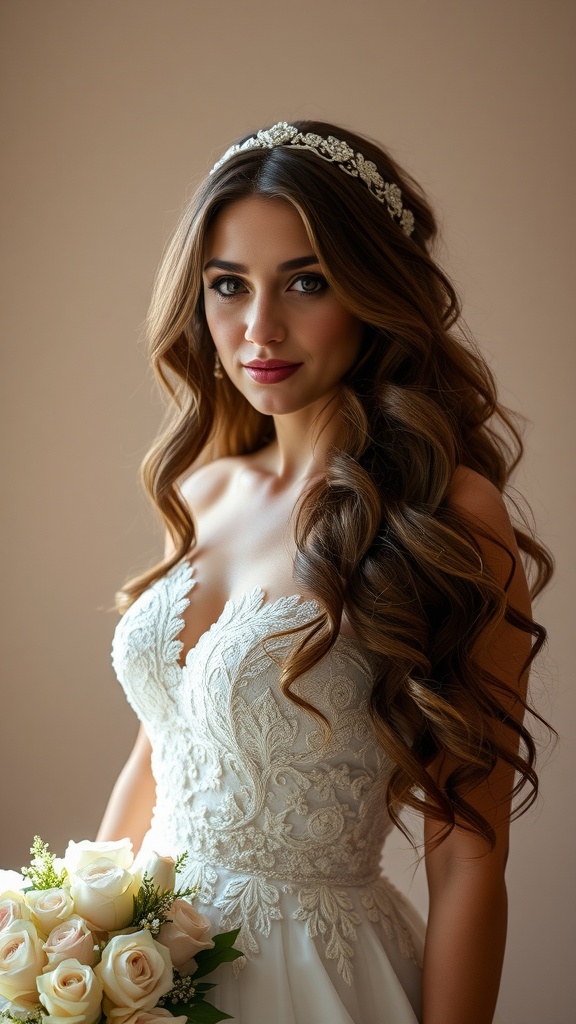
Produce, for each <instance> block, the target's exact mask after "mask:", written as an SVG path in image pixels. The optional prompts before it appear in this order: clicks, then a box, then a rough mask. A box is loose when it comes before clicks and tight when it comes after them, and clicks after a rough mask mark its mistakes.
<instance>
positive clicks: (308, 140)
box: [210, 121, 414, 237]
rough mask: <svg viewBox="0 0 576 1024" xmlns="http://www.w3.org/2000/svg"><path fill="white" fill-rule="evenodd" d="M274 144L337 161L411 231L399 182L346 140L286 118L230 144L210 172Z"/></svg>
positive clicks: (412, 227) (331, 161)
mask: <svg viewBox="0 0 576 1024" xmlns="http://www.w3.org/2000/svg"><path fill="white" fill-rule="evenodd" d="M276 146H288V147H291V148H292V149H307V150H308V151H309V152H310V153H315V154H316V156H319V157H320V158H321V159H322V160H327V161H328V162H329V163H333V164H336V165H337V166H338V167H339V169H340V170H341V171H344V173H345V174H349V175H350V176H351V177H352V178H361V179H362V181H363V182H365V184H366V185H367V186H368V189H369V190H370V192H371V193H372V195H373V196H374V198H375V199H377V200H378V202H379V203H382V204H383V205H384V206H385V207H386V209H387V210H388V213H389V214H390V216H391V217H392V219H397V220H398V224H399V226H400V227H401V228H402V231H403V232H404V234H405V235H407V236H408V237H409V236H410V235H411V234H412V232H413V231H414V214H413V213H412V211H411V210H407V209H406V208H405V207H403V206H402V193H401V191H400V189H399V187H398V185H390V184H389V183H388V182H387V181H384V178H383V177H382V175H381V174H379V173H378V169H377V167H376V164H375V163H372V161H371V160H366V159H365V157H363V156H362V154H361V153H355V152H354V150H353V149H352V147H351V146H349V145H348V143H347V142H343V141H342V139H335V138H334V136H333V135H329V136H328V138H327V139H324V138H322V136H321V135H315V134H314V133H313V132H304V133H303V132H300V131H299V130H298V128H295V127H294V126H293V125H291V124H288V123H287V122H286V121H278V123H277V124H275V125H273V126H272V128H263V129H261V130H260V131H259V132H256V135H252V136H251V137H250V138H249V139H246V141H245V142H240V143H237V144H235V145H234V146H230V148H229V149H227V150H226V152H225V153H224V156H222V157H221V158H220V160H218V161H217V162H216V163H215V164H214V167H213V168H212V170H211V171H210V174H214V171H217V170H218V168H219V167H222V165H223V164H225V163H227V162H228V160H230V159H231V158H232V157H233V156H236V154H237V153H245V152H246V151H247V150H249V149H274V148H275V147H276Z"/></svg>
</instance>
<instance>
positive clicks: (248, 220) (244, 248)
mask: <svg viewBox="0 0 576 1024" xmlns="http://www.w3.org/2000/svg"><path fill="white" fill-rule="evenodd" d="M313 251H314V250H313V247H312V245H311V243H310V241H309V240H308V235H307V232H306V228H305V227H304V222H303V220H302V218H301V216H300V214H299V213H298V211H297V210H296V209H295V208H294V207H293V206H292V205H291V204H290V203H289V202H287V201H286V200H285V199H275V198H265V197H263V196H251V197H250V198H247V199H238V200H236V201H235V202H233V203H229V204H228V205H227V206H225V207H224V208H223V209H222V210H221V211H220V212H219V213H218V214H217V215H216V217H215V219H214V221H213V223H212V225H211V226H210V229H209V231H208V232H207V235H206V240H205V246H204V252H205V259H207V260H210V259H214V258H215V257H220V258H221V259H227V260H231V261H234V262H238V263H246V262H248V261H249V260H259V261H260V260H263V261H266V260H268V259H271V260H274V261H276V262H277V263H280V262H282V261H283V260H286V259H289V258H290V257H296V256H305V255H307V254H310V253H313Z"/></svg>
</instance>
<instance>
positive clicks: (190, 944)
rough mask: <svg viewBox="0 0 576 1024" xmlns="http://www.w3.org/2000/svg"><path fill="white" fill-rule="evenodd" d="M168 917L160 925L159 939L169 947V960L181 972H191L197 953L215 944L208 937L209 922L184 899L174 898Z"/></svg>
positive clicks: (194, 966)
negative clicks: (170, 959) (167, 919)
mask: <svg viewBox="0 0 576 1024" xmlns="http://www.w3.org/2000/svg"><path fill="white" fill-rule="evenodd" d="M169 916H170V918H171V920H170V921H167V922H166V924H163V925H162V926H161V928H160V931H159V933H158V941H159V942H161V943H162V944H163V945H164V946H167V947H168V949H169V950H170V956H171V958H172V963H173V964H174V967H175V968H176V970H177V971H179V972H180V974H183V975H184V976H187V975H189V974H193V973H194V971H195V970H196V961H195V960H194V957H195V955H196V953H199V952H200V950H201V949H212V947H213V945H214V943H213V942H212V939H211V938H210V929H211V925H210V922H209V920H208V919H207V918H206V917H204V915H203V914H199V913H198V911H197V910H194V907H191V906H190V904H189V903H186V900H174V902H173V904H172V906H171V907H170V911H169Z"/></svg>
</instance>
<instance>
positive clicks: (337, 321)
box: [316, 310, 363, 366]
mask: <svg viewBox="0 0 576 1024" xmlns="http://www.w3.org/2000/svg"><path fill="white" fill-rule="evenodd" d="M362 335H363V325H362V324H361V323H360V321H359V320H357V319H356V317H353V316H350V315H349V314H348V313H343V312H342V310H334V311H333V312H329V313H328V312H327V313H326V314H325V315H324V316H323V317H322V320H321V322H319V323H318V324H317V334H316V341H317V344H318V349H319V351H320V352H321V354H322V356H323V357H330V356H332V357H335V358H336V359H337V361H338V363H340V364H347V365H349V366H352V364H353V363H354V362H355V360H356V358H357V356H358V353H359V351H360V345H361V342H362Z"/></svg>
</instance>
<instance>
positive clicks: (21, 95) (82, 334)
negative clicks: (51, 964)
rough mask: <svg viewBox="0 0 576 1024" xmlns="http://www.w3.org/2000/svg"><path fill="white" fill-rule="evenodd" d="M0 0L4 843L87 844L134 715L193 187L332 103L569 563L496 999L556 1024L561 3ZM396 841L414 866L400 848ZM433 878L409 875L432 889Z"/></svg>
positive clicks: (537, 1023)
mask: <svg viewBox="0 0 576 1024" xmlns="http://www.w3.org/2000/svg"><path fill="white" fill-rule="evenodd" d="M0 13H1V19H2V23H3V24H2V37H3V42H2V49H3V52H2V53H1V55H0V68H1V69H2V70H1V74H2V77H3V107H2V110H3V124H2V139H3V141H4V144H5V145H4V149H5V155H4V157H3V160H2V176H3V187H2V192H1V195H2V205H3V214H2V221H3V228H4V230H3V247H4V253H3V255H4V259H3V264H2V275H1V282H2V288H3V292H4V309H5V337H4V342H3V350H2V375H1V380H2V391H3V395H2V417H3V423H2V431H1V440H2V448H3V469H2V483H3V493H4V502H3V504H4V516H5V520H4V527H3V531H2V540H3V552H2V562H1V564H2V572H3V614H2V619H1V622H2V677H3V678H2V686H3V696H2V704H1V708H2V731H1V734H0V735H1V740H0V761H1V764H0V780H1V782H0V787H1V802H2V810H1V817H0V821H1V830H2V836H1V850H0V863H4V864H5V865H11V866H18V865H20V864H21V863H22V862H23V861H24V859H25V857H26V854H27V848H28V845H29V842H30V840H31V838H32V835H33V833H34V832H39V833H40V834H41V835H42V836H43V837H45V838H46V839H47V840H48V841H49V842H50V843H51V844H52V846H53V848H54V849H55V850H61V849H62V847H63V844H64V843H65V841H66V839H67V838H69V837H75V838H77V839H79V838H82V837H93V836H94V833H95V830H96V828H97V824H98V821H99V818H100V816H101V813H102V811H103V808H104V805H105V801H106V798H107V794H108V791H109V789H110V787H111V785H112V782H113V780H114V778H115V776H116V774H117V772H118V769H119V768H120V766H121V763H122V762H123V760H124V758H125V756H126V755H127V753H128V750H129V748H130V746H131V743H132V740H133V737H134V734H135V729H136V725H135V721H134V719H133V717H132V714H131V712H130V711H129V710H128V708H127V706H126V705H125V704H124V702H123V698H122V695H121V692H120V689H119V687H118V686H117V684H116V683H115V681H114V679H113V675H112V671H111V668H110V663H109V647H110V641H111V634H112V631H113V628H114V623H115V617H114V615H112V614H109V613H108V612H107V609H108V608H109V607H110V606H111V604H112V600H113V593H114V590H115V588H116V587H117V586H118V585H119V584H120V582H121V581H122V580H123V578H124V577H125V576H126V574H128V573H129V572H132V571H134V570H136V569H138V568H139V567H142V566H143V565H144V564H146V563H147V562H148V561H149V560H150V559H152V558H154V557H156V555H157V554H158V552H159V549H160V536H159V533H158V531H157V529H156V526H155V522H154V518H153V516H152V514H151V513H149V512H148V510H147V509H146V507H145V504H144V500H143V499H142V497H141V495H140V492H139V489H138V484H137V480H136V473H137V466H138V464H139V461H140V459H141V457H142V455H143V454H144V451H145V449H146V447H147V445H148V443H149V442H150V440H151V438H152V436H153V434H154V432H155V428H156V425H157V422H158V419H159V404H158V400H157V398H155V397H153V392H152V387H151V383H150V377H149V373H148V371H147V367H146V360H145V350H144V346H143V344H142V342H141V334H142V322H143V319H144V316H145V312H146V307H147V301H148V296H149V292H150V287H151V283H152V279H153V274H154V271H155V267H156V265H157V262H158V259H159V257H160V253H161V250H162V247H163V244H164V242H165V241H166V238H167V235H168V233H169V231H170V229H171V228H172V226H173V224H174V223H175V220H176V217H177V212H178V209H179V208H180V206H181V204H182V201H183V199H184V196H185V194H186V192H187V190H188V189H189V187H190V185H191V183H193V182H194V181H195V180H196V179H197V178H198V176H199V175H201V174H202V172H204V171H205V170H206V168H207V167H208V166H209V165H210V163H211V161H212V160H213V159H215V158H216V157H217V156H218V155H219V154H220V153H221V151H222V150H223V149H224V148H225V147H226V146H227V145H228V143H229V142H230V140H231V139H232V138H233V137H235V136H236V135H237V134H238V133H240V132H241V131H243V130H245V129H248V128H254V127H258V126H260V125H263V124H266V123H270V122H271V121H273V120H278V119H280V118H286V119H288V120H289V119H291V118H296V117H321V118H325V119H332V120H334V121H336V122H340V123H342V124H347V125H349V126H350V127H353V128H356V129H358V130H360V131H364V132H367V133H369V134H371V135H373V136H375V137H377V138H379V139H381V140H382V141H383V142H384V143H385V144H387V145H388V146H389V147H390V148H391V149H392V150H393V152H395V153H396V155H397V156H398V157H399V159H400V160H401V161H402V162H403V163H404V164H405V165H406V166H407V167H408V169H410V170H411V171H412V172H413V173H414V175H415V176H416V177H417V179H418V180H419V181H421V182H422V184H423V185H424V186H425V187H426V188H427V189H428V191H429V193H430V195H431V197H432V198H433V200H434V201H435V203H436V205H437V207H438V210H439V212H440V215H441V219H442V223H443V229H444V239H445V244H446V253H447V255H445V257H444V259H445V263H446V265H447V266H448V268H449V269H450V271H451V273H452V274H453V276H454V278H455V280H456V282H457V285H458V286H459V288H460V290H461V292H462V293H463V296H464V302H465V311H466V315H467V319H468V322H469V324H470V326H471V328H472V329H473V331H474V332H475V334H476V336H477V337H478V339H479V341H480V343H481V344H482V346H483V348H484V350H485V352H486V354H487V356H488V358H489V360H490V363H491V365H492V366H493V367H494V369H495V371H496V373H497V375H498V378H499V380H500V382H501V387H502V395H503V397H504V399H505V401H507V402H508V403H509V404H511V405H512V406H514V407H515V408H516V409H519V410H520V411H521V412H522V413H524V414H525V415H526V416H527V418H528V420H529V425H528V429H527V445H528V454H527V457H526V460H525V463H524V467H523V469H522V472H521V474H520V476H519V481H520V483H521V486H522V488H523V489H524V490H525V492H526V493H527V495H528V497H529V499H530V501H531V503H532V506H533V508H534V511H535V514H536V517H537V520H538V523H539V526H540V530H541V533H542V536H543V537H544V539H545V540H546V541H547V542H548V543H549V544H550V545H551V546H552V548H553V549H554V551H555V553H556V556H557V559H558V563H559V571H558V574H557V576H556V579H555V583H554V585H553V587H552V588H551V589H550V590H549V592H548V593H547V595H546V597H545V598H544V599H543V600H542V601H541V603H540V604H539V606H538V614H539V617H540V618H541V620H543V621H544V622H545V623H546V624H547V625H548V627H549V631H550V654H549V656H548V658H547V660H546V661H545V662H544V663H543V665H542V666H541V670H540V674H539V676H538V677H537V678H536V679H535V690H536V696H537V699H538V704H539V707H540V708H541V709H543V711H544V713H546V714H549V715H550V716H551V717H552V720H553V722H554V723H555V725H556V726H557V728H558V729H559V731H560V733H561V736H562V743H561V746H560V748H559V750H558V751H557V752H556V753H555V754H553V755H552V756H551V757H549V758H548V762H549V763H548V764H547V765H546V766H545V768H544V770H543V775H542V791H543V795H542V799H541V801H540V803H539V805H538V807H537V809H536V810H535V811H533V812H532V813H530V814H529V815H528V816H527V817H526V818H524V819H523V820H522V821H521V822H520V823H519V824H518V825H517V826H516V827H515V829H514V833H513V850H512V856H511V862H510V867H509V887H510V901H511V926H510V940H509V949H508V954H507V959H506V964H505V973H504V981H503V987H502V997H501V1006H502V1009H503V1011H504V1013H505V1015H506V1018H507V1020H508V1022H509V1024H567V1022H568V1021H571V1020H572V1019H573V1017H572V1012H573V1007H574V1002H575V999H574V996H575V993H574V987H573V980H572V979H573V978H574V975H575V973H576V972H575V971H574V967H573V964H572V960H573V953H574V949H575V948H576V946H575V944H574V917H575V914H574V863H575V860H574V853H575V843H574V815H573V806H574V779H575V770H574V769H575V765H574V756H573V753H574V746H573V738H574V731H575V730H574V725H575V719H576V713H575V712H576V709H575V708H574V687H573V660H572V659H571V657H570V654H571V653H573V652H571V650H570V644H571V640H572V634H573V630H574V627H573V624H572V607H573V589H572V588H570V589H569V580H572V579H573V577H572V574H571V569H572V568H573V565H574V545H573V543H572V532H573V530H572V522H573V516H574V507H575V503H574V498H575V495H574V474H573V462H572V454H573V436H574V435H573V429H574V423H573V416H572V412H573V400H572V396H573V389H574V373H573V371H574V339H573V330H572V323H573V312H572V308H571V307H572V294H573V271H574V261H573V250H574V244H575V241H574V240H575V231H574V228H575V226H576V225H575V223H574V221H575V218H574V204H573V188H574V177H573V175H574V162H573V160H572V159H571V157H572V156H573V152H572V151H571V147H570V139H571V136H570V132H569V128H570V116H571V112H572V107H573V103H574V89H573V85H574V81H573V77H572V74H571V68H570V63H569V61H570V58H571V57H572V61H573V54H571V53H570V51H569V46H570V41H571V39H572V38H574V30H575V28H576V26H575V24H574V21H575V18H574V5H573V3H572V2H563V0H476V2H472V0H393V2H392V0H390V2H389V0H355V2H341V0H320V2H316V3H315V2H311V0H284V2H283V3H277V2H275V0H252V2H241V0H234V2H232V0H219V2H217V3H198V2H194V0H163V2H162V0H92V2H89V0H3V2H2V3H1V5H0ZM563 667H564V670H563ZM396 846H398V847H400V846H401V844H399V843H396ZM387 863H388V865H389V869H390V871H391V873H392V875H393V877H394V878H395V879H396V880H397V881H398V883H399V884H400V885H402V886H403V887H404V888H408V887H409V886H410V885H411V882H412V869H411V859H410V855H409V854H407V853H406V852H405V851H404V852H402V850H401V849H397V850H395V851H392V853H391V854H389V855H388V856H387ZM424 889H425V886H424V879H423V873H422V871H421V870H420V871H418V873H417V874H416V877H415V879H414V881H413V882H412V887H411V895H412V897H413V898H414V899H415V900H416V901H417V902H418V903H419V905H420V906H424V902H425V893H424ZM569 949H570V951H571V956H570V959H569V957H568V950H569Z"/></svg>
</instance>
